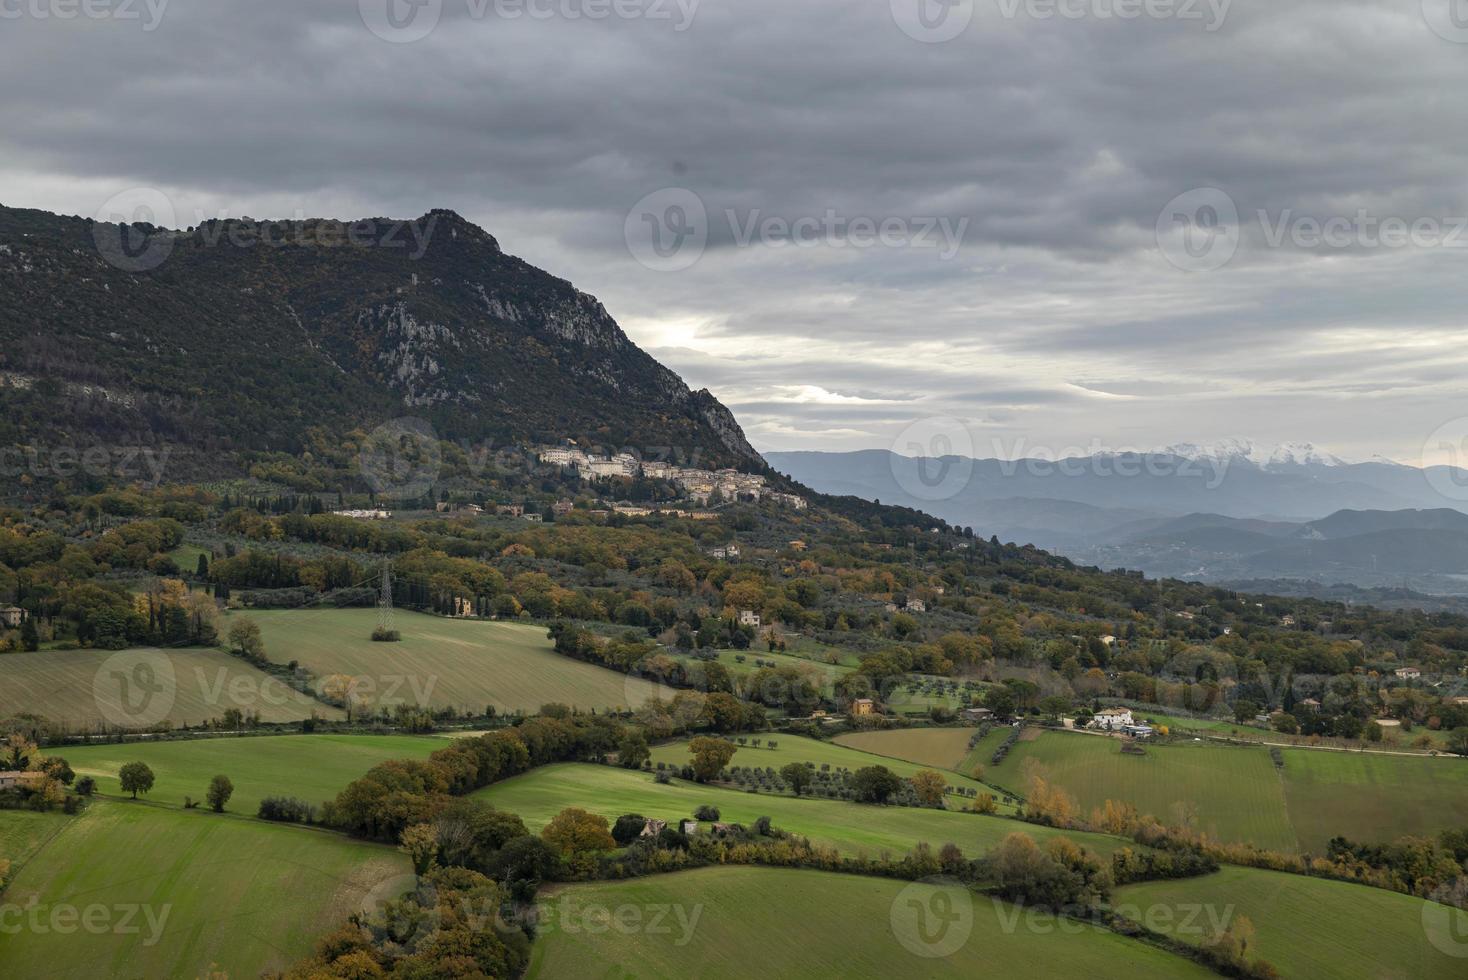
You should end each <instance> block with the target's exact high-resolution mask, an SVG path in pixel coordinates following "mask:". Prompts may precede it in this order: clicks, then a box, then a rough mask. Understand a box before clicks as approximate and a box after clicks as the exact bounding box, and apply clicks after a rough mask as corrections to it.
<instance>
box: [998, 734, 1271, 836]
mask: <svg viewBox="0 0 1468 980" xmlns="http://www.w3.org/2000/svg"><path fill="white" fill-rule="evenodd" d="M1146 753H1147V754H1146V755H1143V756H1133V755H1123V754H1122V753H1121V743H1120V741H1119V740H1117V739H1112V738H1103V737H1100V736H1095V735H1080V734H1066V733H1061V732H1044V733H1041V734H1040V737H1039V738H1037V739H1035V740H1034V741H1021V742H1018V743H1017V744H1016V745H1015V746H1014V749H1013V750H1012V751H1011V752H1010V753H1009V756H1008V758H1006V759H1005V760H1004V762H1003V763H1002V764H1001V765H998V766H991V767H990V768H989V771H988V773H987V776H988V778H989V779H991V780H993V781H995V782H998V783H1001V784H1003V785H1005V786H1010V787H1011V788H1013V789H1015V790H1017V791H1019V792H1024V791H1025V789H1026V787H1025V785H1024V783H1025V779H1024V773H1025V767H1024V763H1025V760H1026V759H1034V760H1036V761H1037V762H1038V763H1040V764H1041V765H1042V766H1043V769H1044V771H1045V774H1046V776H1047V778H1048V779H1049V780H1050V781H1051V782H1052V783H1054V784H1055V785H1058V786H1060V787H1062V788H1063V789H1065V790H1066V792H1068V793H1070V794H1071V796H1073V797H1075V799H1076V802H1077V803H1079V804H1080V807H1081V810H1082V812H1083V813H1084V814H1089V813H1090V812H1091V810H1092V808H1094V807H1098V806H1100V805H1101V804H1103V803H1105V802H1106V801H1107V800H1108V799H1112V800H1119V801H1123V802H1127V803H1131V804H1133V805H1135V806H1136V808H1137V809H1138V810H1140V811H1141V812H1143V813H1150V814H1152V815H1153V816H1155V817H1157V818H1158V819H1159V820H1161V821H1162V822H1164V823H1173V824H1176V823H1181V822H1183V819H1184V818H1183V815H1182V810H1183V809H1184V808H1185V809H1186V811H1187V812H1188V813H1189V814H1191V816H1192V818H1193V822H1194V826H1195V827H1196V828H1197V829H1199V830H1202V831H1206V832H1207V833H1209V834H1210V835H1212V836H1214V837H1216V838H1217V839H1219V840H1224V841H1252V842H1253V843H1256V844H1258V845H1259V846H1261V847H1267V848H1271V849H1274V850H1282V851H1294V850H1295V849H1296V837H1295V830H1294V827H1293V826H1292V825H1291V823H1290V819H1289V815H1288V813H1287V812H1286V809H1285V795H1284V788H1283V786H1282V785H1281V783H1280V778H1279V775H1278V774H1277V773H1276V772H1275V769H1274V764H1273V762H1271V761H1270V758H1269V752H1268V751H1267V750H1266V749H1263V748H1253V747H1237V746H1227V745H1217V744H1212V743H1192V742H1188V743H1183V744H1178V745H1160V744H1150V745H1147V746H1146Z"/></svg>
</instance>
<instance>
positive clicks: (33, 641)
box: [20, 616, 41, 653]
mask: <svg viewBox="0 0 1468 980" xmlns="http://www.w3.org/2000/svg"><path fill="white" fill-rule="evenodd" d="M20 645H21V646H22V647H23V648H24V649H25V650H27V651H28V652H31V653H34V652H35V651H37V650H39V649H41V633H40V631H39V630H38V629H36V617H34V616H27V617H26V618H25V622H23V623H21V624H20Z"/></svg>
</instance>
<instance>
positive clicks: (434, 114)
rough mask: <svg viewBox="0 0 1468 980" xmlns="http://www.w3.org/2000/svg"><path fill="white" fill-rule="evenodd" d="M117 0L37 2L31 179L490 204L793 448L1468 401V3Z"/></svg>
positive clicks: (1354, 453) (28, 40) (1332, 426)
mask: <svg viewBox="0 0 1468 980" xmlns="http://www.w3.org/2000/svg"><path fill="white" fill-rule="evenodd" d="M86 2H87V3H89V4H91V5H92V7H91V11H92V16H88V15H87V14H86V13H85V12H83V11H84V9H85V8H79V7H78V4H80V3H81V0H0V84H3V87H4V92H5V98H4V99H3V100H0V203H4V204H6V205H11V206H26V207H39V208H45V209H47V210H53V211H59V212H63V213H68V214H85V215H95V214H98V213H99V212H100V211H102V210H103V209H104V208H105V207H106V206H107V205H108V201H109V200H110V199H112V198H113V196H114V195H116V194H118V193H120V192H125V191H129V190H130V189H134V188H139V187H144V188H151V189H153V190H155V191H157V192H161V193H162V194H163V195H165V196H166V199H167V200H168V201H169V203H170V206H171V207H172V208H173V209H174V210H175V212H176V222H177V224H179V225H189V224H194V223H196V222H197V221H198V220H199V218H200V217H201V216H218V215H220V214H225V215H233V216H239V215H244V214H248V215H251V216H253V217H257V218H259V217H280V218H289V217H292V216H302V215H304V216H335V217H344V218H346V217H357V216H366V215H386V216H393V217H413V216H416V215H419V214H422V213H423V212H425V211H427V210H428V209H430V208H434V207H447V208H452V209H454V210H457V211H459V212H460V213H462V214H463V215H465V216H466V217H467V218H469V219H470V220H472V221H475V222H476V223H478V224H481V225H483V226H484V227H485V228H486V229H487V230H489V231H490V232H492V233H493V234H494V235H495V236H497V237H498V238H499V240H500V242H501V244H502V245H503V246H504V247H505V249H506V250H507V251H509V252H512V253H515V254H518V255H521V256H524V257H525V258H527V259H528V260H530V261H531V262H534V263H535V264H537V265H539V266H542V267H544V268H546V269H548V270H550V271H552V272H554V273H556V274H558V275H561V276H563V277H565V278H568V279H570V280H572V281H573V282H575V283H576V284H577V285H578V286H579V287H581V288H582V289H584V290H586V291H588V292H591V293H594V294H596V295H597V296H599V297H600V298H601V299H602V300H603V301H604V302H605V304H606V306H607V308H608V309H609V310H610V311H611V312H612V314H613V315H614V316H616V317H617V318H618V320H619V321H620V322H621V323H622V325H623V326H624V327H625V328H626V330H627V331H628V333H629V334H630V335H631V336H632V338H633V339H634V340H636V341H637V342H638V343H640V344H641V345H642V346H644V347H645V348H647V349H648V350H650V351H651V352H652V353H654V354H655V355H656V356H657V357H659V358H660V359H661V360H663V361H664V362H665V363H667V364H668V365H669V366H671V367H673V368H674V369H675V370H677V371H679V372H680V373H681V374H682V375H683V376H684V377H685V378H686V379H687V380H688V381H689V383H690V384H692V385H694V386H695V387H703V386H707V387H709V388H711V389H712V390H713V391H714V392H715V393H716V394H717V395H718V396H719V397H720V398H721V399H723V400H724V401H725V402H726V403H727V404H728V405H729V406H730V407H731V408H733V410H734V411H735V413H736V414H737V415H738V416H739V418H740V420H741V421H742V422H743V424H744V426H745V428H746V430H747V432H748V434H749V436H750V438H751V440H752V441H753V442H754V443H755V445H756V446H757V447H759V448H760V449H764V450H772V449H796V448H823V449H849V448H869V447H882V448H887V447H890V446H893V445H896V446H897V447H898V448H899V449H901V450H903V451H907V450H908V449H909V448H910V446H911V445H912V444H913V442H914V440H913V439H912V438H911V433H909V434H907V435H904V434H903V433H904V430H906V429H907V427H908V426H909V425H910V424H911V423H913V422H914V421H915V420H921V419H931V418H942V417H951V418H955V419H958V420H961V428H960V430H959V431H960V432H961V433H963V435H960V437H959V439H960V444H959V445H958V446H957V447H956V448H960V449H964V448H970V447H966V446H963V445H962V444H961V440H962V439H964V438H966V439H968V440H969V441H970V442H971V448H972V450H973V451H974V452H975V453H976V454H977V455H981V456H989V455H1019V454H1021V453H1022V452H1023V451H1028V450H1030V449H1035V448H1040V449H1048V450H1050V451H1058V450H1064V449H1067V448H1071V447H1078V448H1082V449H1085V448H1095V447H1102V448H1126V447H1136V448H1150V447H1155V446H1161V445H1167V444H1171V443H1178V442H1194V443H1197V442H1211V441H1214V440H1219V439H1223V438H1228V437H1246V438H1251V439H1254V440H1258V441H1261V442H1283V441H1312V442H1315V443H1317V444H1318V445H1321V446H1323V447H1325V448H1327V449H1330V450H1332V451H1334V452H1336V453H1337V454H1339V455H1341V456H1345V457H1348V458H1364V457H1368V456H1371V455H1373V454H1382V455H1386V456H1389V457H1393V458H1396V459H1400V460H1404V461H1408V462H1413V463H1420V462H1421V461H1422V454H1423V448H1424V446H1427V448H1428V451H1429V453H1430V454H1431V456H1432V457H1433V458H1434V459H1440V458H1442V457H1441V449H1440V447H1441V445H1442V444H1443V443H1444V441H1445V439H1444V438H1443V434H1444V433H1447V434H1449V435H1450V437H1451V438H1449V439H1447V440H1446V441H1455V440H1458V439H1461V437H1462V436H1463V435H1468V423H1465V422H1464V421H1463V419H1464V417H1465V416H1468V397H1465V391H1468V388H1465V383H1464V379H1465V376H1468V370H1465V368H1468V363H1465V362H1468V325H1465V324H1468V315H1465V303H1464V296H1465V287H1464V283H1465V275H1464V272H1465V261H1468V228H1465V225H1468V166H1465V162H1468V103H1465V100H1464V98H1463V95H1464V92H1465V91H1468V2H1462V0H1425V2H1422V3H1419V0H1394V2H1368V0H1318V2H1317V0H1234V2H1233V3H1231V4H1228V3H1226V2H1225V0H1196V2H1195V0H1175V2H1169V0H1147V2H1145V3H1144V2H1143V0H1058V2H1056V0H1050V2H1047V0H962V2H959V3H958V4H957V6H950V7H943V6H940V5H939V2H938V0H890V2H889V0H840V2H836V0H499V3H498V5H496V3H495V0H417V3H416V5H415V3H410V2H408V0H361V3H360V4H359V3H358V2H357V0H316V2H311V0H288V2H287V0H282V2H273V0H172V2H171V3H164V0H151V3H150V2H149V0H111V2H112V4H113V5H112V6H110V7H109V6H108V3H109V0H86ZM950 2H951V0H950ZM1449 2H1454V3H1461V5H1462V7H1463V8H1464V9H1463V10H1461V11H1459V12H1458V13H1459V16H1457V17H1456V19H1455V18H1454V17H1452V16H1450V13H1451V11H1450V10H1449ZM389 3H391V4H393V11H392V12H393V13H394V14H395V16H394V17H392V18H389V17H387V16H386V14H387V13H388V12H389V11H388V10H387V9H386V8H387V5H388V4H389ZM920 3H922V4H925V6H924V7H923V8H922V9H919V4H920ZM529 11H533V12H534V14H535V16H531V15H530V13H529ZM1133 11H1135V12H1137V13H1139V14H1140V16H1137V17H1121V16H1117V15H1118V14H1119V13H1129V12H1133ZM1149 11H1150V12H1149ZM618 12H620V15H619V13H618ZM1047 12H1054V16H1049V17H1047V16H1044V15H1045V14H1046V13H1047ZM516 14H519V16H516ZM69 15H70V16H69ZM1458 24H1463V25H1464V26H1463V27H1462V28H1459V27H1458V26H1457V25H1458ZM420 35H421V36H420ZM649 195H651V197H649ZM1179 195H1182V197H1181V198H1180V199H1179ZM124 200H126V198H124ZM1174 202H1175V203H1174ZM1231 208H1232V209H1234V210H1236V212H1237V214H1238V220H1237V221H1236V222H1235V221H1233V220H1232V217H1231V213H1230V209H1231ZM1260 211H1263V212H1264V215H1263V217H1262V218H1261V216H1260V214H1259V212H1260ZM1215 217H1216V218H1217V221H1216V222H1215V220H1214V219H1215ZM1331 219H1334V221H1333V222H1332V220H1331ZM1312 222H1318V223H1319V225H1321V226H1324V227H1318V226H1317V225H1315V224H1312ZM874 228H875V229H877V230H878V231H879V232H880V234H874V233H873V229H874ZM1159 228H1161V229H1162V230H1161V232H1159ZM791 229H795V230H794V231H792V230H791ZM1325 233H1328V234H1325ZM654 234H656V235H657V236H658V241H657V243H656V244H657V245H658V246H659V247H658V248H657V249H654V248H653V247H652V246H653V244H654V242H653V240H652V236H653V235H654ZM792 234H796V235H798V237H799V238H800V244H798V245H792V244H790V241H789V238H790V236H791V235H792ZM1321 238H1328V239H1329V240H1327V241H1321V240H1319V239H1321ZM935 425H936V428H937V429H938V430H942V429H943V428H944V426H945V425H946V426H947V427H948V429H950V430H951V429H953V428H954V425H955V424H954V423H936V424H932V423H930V424H928V425H927V426H926V427H923V428H920V429H919V430H918V431H919V432H921V433H926V432H930V431H933V429H934V428H935ZM1444 426H1446V427H1447V428H1444ZM1460 430H1461V432H1460ZM923 438H926V436H924V437H923ZM919 441H921V440H919ZM1459 462H1460V464H1461V463H1462V462H1463V461H1462V460H1461V459H1460V460H1459Z"/></svg>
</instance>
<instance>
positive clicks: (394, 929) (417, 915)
mask: <svg viewBox="0 0 1468 980" xmlns="http://www.w3.org/2000/svg"><path fill="white" fill-rule="evenodd" d="M441 920H442V914H441V913H440V912H439V910H438V889H436V888H434V887H433V885H432V884H430V883H429V882H428V881H426V880H423V879H420V878H419V877H418V876H417V875H413V874H404V875H394V876H393V877H391V878H388V879H387V880H386V881H381V882H378V883H377V884H376V885H375V886H374V887H373V888H372V890H371V891H369V892H368V893H367V894H366V895H364V896H362V901H361V903H360V904H359V905H358V906H357V914H356V916H355V917H354V921H355V922H356V924H357V928H359V929H360V930H361V931H362V936H363V938H365V939H366V940H367V941H368V942H369V943H371V944H372V945H374V946H376V947H378V948H379V949H402V950H409V951H411V950H416V949H417V948H418V946H419V945H420V944H422V943H424V942H427V941H428V940H429V939H430V938H432V936H433V934H434V933H435V932H437V931H438V927H439V923H440V922H441Z"/></svg>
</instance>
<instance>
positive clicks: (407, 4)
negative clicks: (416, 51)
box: [357, 0, 443, 44]
mask: <svg viewBox="0 0 1468 980" xmlns="http://www.w3.org/2000/svg"><path fill="white" fill-rule="evenodd" d="M357 11H358V13H360V14H361V15H362V23H364V24H366V25H367V29H368V30H369V31H371V32H372V33H373V34H376V35H377V36H378V37H380V38H382V39H383V40H384V41H388V42H390V43H392V44H411V43H413V42H414V41H421V40H423V39H424V38H425V37H427V36H428V35H429V34H432V33H433V29H434V28H435V27H437V26H438V19H439V18H440V17H442V16H443V0H357Z"/></svg>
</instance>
